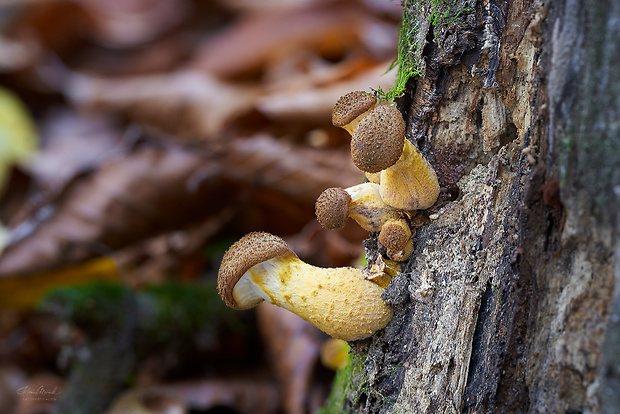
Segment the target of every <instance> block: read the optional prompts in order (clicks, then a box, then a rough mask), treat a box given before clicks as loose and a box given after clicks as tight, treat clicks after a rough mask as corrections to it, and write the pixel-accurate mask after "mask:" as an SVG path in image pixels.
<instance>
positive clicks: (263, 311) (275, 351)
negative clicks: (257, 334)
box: [256, 302, 324, 414]
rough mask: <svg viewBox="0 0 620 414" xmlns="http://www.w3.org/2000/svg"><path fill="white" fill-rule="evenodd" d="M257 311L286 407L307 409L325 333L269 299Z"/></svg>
mask: <svg viewBox="0 0 620 414" xmlns="http://www.w3.org/2000/svg"><path fill="white" fill-rule="evenodd" d="M256 312H257V318H258V326H259V329H260V331H261V336H262V337H263V342H264V343H265V346H266V348H267V352H268V354H269V357H270V360H271V363H272V366H273V367H274V370H275V373H276V375H277V378H278V380H279V382H280V386H281V387H282V395H281V397H282V405H283V407H284V409H285V411H286V412H287V413H290V414H303V413H306V412H308V401H307V398H308V396H309V395H310V390H311V389H312V385H313V384H312V382H313V379H314V378H313V375H314V371H315V367H316V364H317V362H318V361H319V354H320V348H321V343H322V342H323V340H324V334H322V333H321V332H320V331H319V330H318V329H317V328H316V327H315V326H314V325H312V324H311V323H310V322H307V321H305V320H303V319H301V318H300V317H299V316H297V315H295V314H294V313H291V312H289V311H288V310H286V309H283V308H280V307H278V306H274V305H272V304H270V303H266V302H263V303H261V304H259V305H258V306H257V307H256Z"/></svg>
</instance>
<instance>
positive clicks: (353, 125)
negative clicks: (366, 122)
mask: <svg viewBox="0 0 620 414" xmlns="http://www.w3.org/2000/svg"><path fill="white" fill-rule="evenodd" d="M373 109H374V106H373V107H372V108H370V109H369V110H367V111H365V112H363V113H361V114H359V115H358V116H357V117H356V118H355V119H353V121H351V122H349V123H348V124H346V125H343V126H342V127H341V128H344V129H346V130H347V131H348V132H349V134H351V135H353V131H354V130H355V128H357V125H358V124H359V123H360V121H361V120H362V119H364V118H365V117H366V115H368V114H369V113H370V112H371V111H372V110H373Z"/></svg>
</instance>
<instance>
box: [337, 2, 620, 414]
mask: <svg viewBox="0 0 620 414" xmlns="http://www.w3.org/2000/svg"><path fill="white" fill-rule="evenodd" d="M594 3H595V2H592V1H559V2H553V3H551V2H546V1H517V2H501V1H493V0H491V1H480V2H477V4H476V5H475V10H474V11H472V13H474V14H475V16H476V19H475V22H476V23H475V24H471V25H467V24H464V25H461V26H460V27H455V26H450V25H448V26H447V27H442V28H439V29H438V28H435V32H434V33H430V32H429V33H427V37H426V38H427V39H429V38H433V36H434V39H435V40H434V41H433V42H432V44H427V45H426V47H425V49H424V50H425V57H426V59H427V60H426V69H427V72H426V75H425V77H424V78H422V79H419V80H415V81H413V82H411V83H410V88H409V90H408V95H407V96H406V97H405V99H404V100H403V101H402V102H401V104H403V107H402V109H403V111H404V112H405V113H406V114H407V115H408V127H409V132H408V134H409V135H408V136H409V137H410V138H411V139H413V140H414V141H416V142H417V143H418V145H419V146H420V147H421V149H422V150H423V151H426V156H427V157H428V158H429V159H430V160H432V162H433V163H434V166H435V168H436V169H437V172H438V176H439V179H440V184H441V185H442V186H443V187H444V189H445V192H444V194H443V195H442V199H441V201H440V203H439V204H438V205H437V206H436V207H434V208H433V209H431V210H430V211H428V212H427V213H426V214H427V217H428V218H429V220H427V221H426V222H425V224H424V225H423V226H421V227H419V228H418V229H417V235H416V240H415V242H416V248H415V252H414V254H413V255H412V258H411V259H409V261H407V262H406V263H405V265H404V269H403V272H402V273H401V274H399V275H398V276H396V277H395V278H394V279H393V281H392V283H391V284H390V286H389V287H388V289H387V290H386V294H385V299H386V300H387V301H388V302H389V303H391V304H392V305H393V307H394V311H395V316H394V319H393V320H392V322H391V323H390V324H389V325H388V326H387V327H386V328H385V330H384V331H383V333H380V334H378V335H376V336H375V337H374V338H372V339H371V340H367V341H364V342H358V343H355V344H354V345H353V360H354V361H355V363H356V364H357V365H358V367H357V368H354V369H353V370H352V372H353V373H354V374H353V375H352V376H351V378H350V381H349V384H348V385H347V386H345V389H344V390H343V392H344V398H343V402H342V409H343V410H344V411H347V412H371V413H377V412H380V413H384V412H385V413H457V412H469V413H494V412H612V411H613V410H617V409H618V407H619V406H620V405H619V403H620V402H619V401H618V399H619V397H618V395H619V394H620V388H619V385H620V372H619V370H618V368H617V367H618V366H619V365H618V352H617V349H618V346H619V344H620V340H619V339H618V338H620V335H619V334H618V332H619V328H620V322H618V321H620V316H618V315H619V314H620V305H619V303H620V302H619V299H620V295H618V293H617V291H618V286H619V285H618V283H619V279H620V272H619V271H618V269H617V267H616V266H617V265H616V264H617V263H618V249H617V237H618V230H617V211H618V201H617V193H618V190H617V189H618V188H620V187H619V183H620V174H619V173H618V172H617V164H618V161H620V160H619V158H620V138H618V137H619V136H620V134H618V128H619V127H618V124H617V122H614V121H612V120H614V119H615V120H617V119H618V115H619V114H618V111H619V108H618V96H620V93H619V91H620V86H619V85H620V74H619V73H618V71H617V67H618V66H617V65H618V64H620V53H619V49H618V44H619V43H618V42H619V40H620V39H619V36H620V35H619V33H620V32H619V31H618V28H617V21H618V18H619V17H620V5H619V4H618V2H612V1H608V2H600V3H601V4H598V3H597V4H594ZM420 18H422V19H423V18H428V16H424V15H422V16H421V17H420ZM466 21H467V22H471V21H472V20H470V19H468V20H466ZM429 30H431V29H429ZM450 31H452V40H453V43H452V44H451V45H452V47H451V49H448V48H446V45H448V44H450V43H449V42H447V38H448V37H447V36H448V34H446V33H449V32H450ZM467 31H469V32H470V33H477V34H478V37H477V38H476V39H477V40H476V41H475V42H474V43H475V45H473V44H472V43H459V39H460V40H462V41H463V42H465V41H467V42H469V40H470V39H471V37H470V36H469V35H468V33H467ZM455 32H456V33H455ZM451 51H458V53H456V54H451ZM614 65H616V66H614ZM614 68H615V69H614ZM472 75H473V76H472ZM614 191H615V193H614ZM367 253H368V255H369V256H372V255H376V254H377V244H376V240H375V239H374V238H371V239H369V240H368V241H367ZM614 291H616V293H614ZM610 315H611V317H610Z"/></svg>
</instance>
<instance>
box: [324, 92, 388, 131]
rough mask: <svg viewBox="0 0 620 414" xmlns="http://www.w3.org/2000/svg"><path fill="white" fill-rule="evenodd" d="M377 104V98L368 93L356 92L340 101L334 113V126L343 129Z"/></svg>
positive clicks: (344, 96) (348, 94)
mask: <svg viewBox="0 0 620 414" xmlns="http://www.w3.org/2000/svg"><path fill="white" fill-rule="evenodd" d="M376 103H377V98H375V97H374V96H372V95H369V94H368V93H367V92H363V91H354V92H349V93H347V94H346V95H343V96H341V97H340V99H338V102H336V105H334V110H333V111H332V124H333V125H334V126H337V127H343V126H345V125H347V124H348V123H349V122H351V121H353V120H354V119H355V118H357V117H358V116H360V115H361V114H363V113H364V112H366V111H368V110H369V109H370V108H372V107H373V106H374V105H375V104H376Z"/></svg>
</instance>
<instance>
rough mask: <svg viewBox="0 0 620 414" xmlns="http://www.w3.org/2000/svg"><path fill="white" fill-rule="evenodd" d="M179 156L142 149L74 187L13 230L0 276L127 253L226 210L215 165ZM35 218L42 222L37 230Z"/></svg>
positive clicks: (173, 151) (187, 154) (230, 199)
mask: <svg viewBox="0 0 620 414" xmlns="http://www.w3.org/2000/svg"><path fill="white" fill-rule="evenodd" d="M207 165H208V164H207V163H206V160H204V159H202V158H199V157H197V156H195V155H193V154H191V153H190V152H188V151H184V150H180V149H173V148H171V149H168V150H162V149H157V148H151V147H146V148H142V149H140V150H137V151H135V152H134V153H132V154H130V155H128V156H127V157H125V158H123V159H120V160H116V161H113V162H110V163H108V164H106V165H105V166H103V167H102V168H101V169H100V170H98V171H97V172H96V173H94V174H92V175H91V176H89V177H86V178H85V179H83V180H80V181H78V182H75V183H74V184H73V185H72V186H71V187H70V188H68V189H67V191H66V194H65V195H64V196H63V197H62V198H61V199H60V200H59V202H58V204H56V205H55V206H51V205H46V206H44V207H42V210H39V212H38V214H39V216H38V217H37V215H36V214H35V215H34V216H33V217H30V220H28V221H26V222H24V223H22V224H20V225H19V226H18V227H17V228H16V229H14V230H13V233H12V235H13V237H18V238H19V237H21V238H19V239H18V240H16V241H14V243H13V244H11V245H9V246H8V247H7V248H6V250H5V251H4V252H3V254H2V256H0V275H5V276H6V275H10V274H21V273H30V272H36V271H40V270H44V269H48V268H51V267H55V266H58V265H60V264H63V263H72V262H76V261H80V260H84V259H86V258H88V257H92V256H96V255H102V254H103V255H106V254H109V253H110V252H112V251H114V250H116V249H118V248H121V247H124V246H128V245H130V244H132V243H135V242H137V241H139V240H143V239H145V238H147V237H152V236H154V235H156V234H160V233H162V232H165V231H169V230H172V229H176V228H180V227H182V226H184V225H187V224H189V223H191V222H192V221H195V220H199V219H200V218H202V217H206V216H209V215H211V214H215V213H217V212H219V211H221V210H222V209H224V208H228V207H229V206H230V205H231V204H234V202H235V199H234V196H235V193H234V192H233V193H232V194H231V195H230V196H229V197H228V198H223V197H218V196H216V195H218V194H223V193H226V192H230V191H231V189H232V188H231V184H230V183H229V182H226V181H225V180H224V179H223V178H222V176H221V174H220V173H219V171H218V169H219V167H218V166H217V165H213V166H212V168H213V169H212V170H209V172H208V173H206V175H200V178H199V179H198V180H196V176H197V175H198V174H201V173H202V172H204V168H205V167H207ZM41 211H43V212H44V213H45V214H43V216H47V217H43V219H42V220H41V221H40V222H37V219H38V218H40V217H41Z"/></svg>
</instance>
